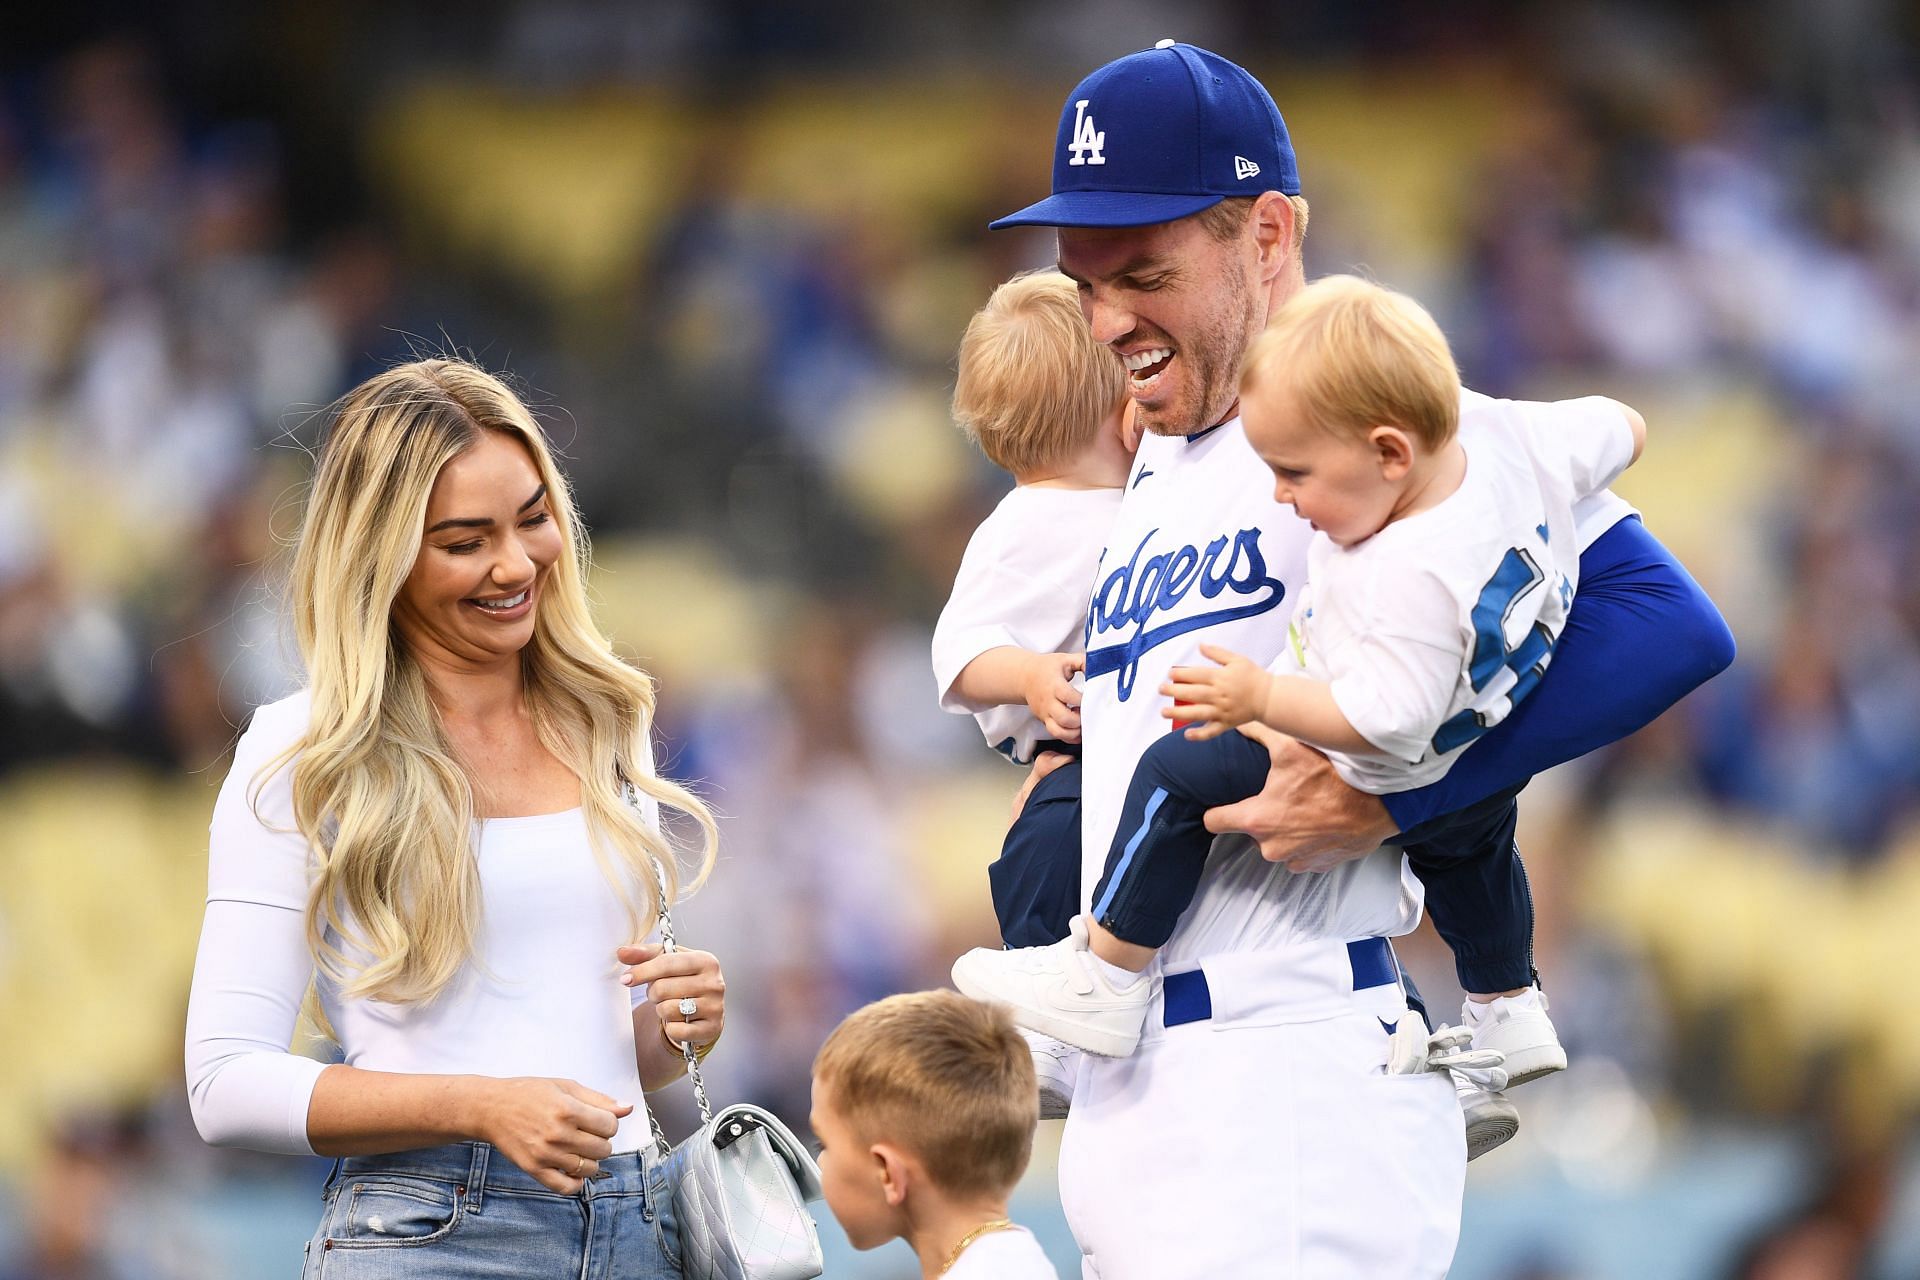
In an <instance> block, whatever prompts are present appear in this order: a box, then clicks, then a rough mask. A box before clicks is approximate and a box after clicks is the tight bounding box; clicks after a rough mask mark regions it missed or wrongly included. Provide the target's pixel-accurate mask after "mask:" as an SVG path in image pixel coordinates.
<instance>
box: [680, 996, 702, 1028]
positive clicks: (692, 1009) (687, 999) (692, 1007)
mask: <svg viewBox="0 0 1920 1280" xmlns="http://www.w3.org/2000/svg"><path fill="white" fill-rule="evenodd" d="M698 1012H700V1004H699V1002H698V1001H696V1000H695V999H694V998H693V997H692V996H681V997H680V1016H681V1017H683V1018H685V1019H686V1020H687V1021H689V1022H691V1021H693V1015H694V1014H696V1013H698Z"/></svg>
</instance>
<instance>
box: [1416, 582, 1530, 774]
mask: <svg viewBox="0 0 1920 1280" xmlns="http://www.w3.org/2000/svg"><path fill="white" fill-rule="evenodd" d="M1546 580H1547V578H1546V575H1545V574H1543V573H1541V572H1540V566H1539V565H1538V564H1536V563H1535V562H1534V559H1533V557H1532V556H1531V555H1529V554H1527V552H1526V551H1524V550H1523V549H1521V548H1519V547H1509V548H1508V549H1507V554H1506V555H1504V556H1502V557H1501V558H1500V567H1499V568H1498V569H1495V570H1494V571H1493V576H1492V577H1491V578H1488V579H1487V585H1486V586H1484V587H1482V588H1480V598H1479V599H1478V600H1476V601H1475V602H1474V605H1473V659H1472V661H1471V663H1470V665H1469V666H1468V667H1467V678H1468V679H1469V680H1470V681H1472V683H1473V688H1474V692H1476V693H1478V692H1479V691H1481V690H1482V689H1485V688H1486V687H1487V685H1488V683H1489V682H1491V681H1492V680H1493V678H1494V677H1495V676H1496V675H1498V674H1499V673H1500V672H1501V671H1503V670H1505V671H1511V672H1513V674H1514V683H1513V688H1511V689H1509V690H1507V705H1506V709H1505V710H1504V711H1502V712H1501V713H1500V714H1499V715H1497V716H1493V717H1491V718H1489V716H1488V715H1487V713H1486V712H1484V711H1478V710H1475V709H1474V708H1472V707H1468V708H1467V709H1466V710H1465V711H1462V712H1460V713H1459V714H1458V715H1456V716H1454V717H1452V718H1451V719H1449V720H1448V721H1447V722H1446V723H1445V724H1443V725H1441V726H1440V729H1439V731H1438V732H1437V733H1435V734H1434V735H1433V750H1434V754H1436V755H1445V754H1447V752H1449V751H1452V750H1453V749H1454V748H1456V747H1463V746H1465V745H1466V744H1467V743H1469V742H1472V741H1473V740H1474V739H1475V738H1477V737H1479V736H1480V735H1481V734H1483V733H1485V732H1486V731H1487V730H1488V729H1491V728H1492V727H1493V726H1494V725H1496V724H1498V723H1500V721H1501V720H1504V719H1505V718H1506V717H1507V715H1508V714H1509V713H1511V712H1512V711H1513V709H1514V708H1515V707H1517V706H1519V705H1520V703H1521V701H1522V700H1523V699H1525V698H1526V696H1527V695H1528V694H1530V693H1532V692H1533V687H1534V686H1535V685H1537V684H1539V683H1540V677H1541V676H1543V675H1545V674H1546V672H1547V662H1548V660H1549V659H1551V658H1552V657H1553V639H1554V638H1553V634H1552V633H1551V632H1549V631H1548V630H1547V628H1546V627H1544V626H1542V625H1541V624H1540V623H1538V622H1536V623H1534V624H1533V628H1532V629H1531V630H1529V631H1528V632H1527V634H1526V638H1525V639H1523V640H1521V642H1520V643H1519V645H1518V646H1516V647H1514V648H1511V649H1509V648H1508V647H1507V618H1508V617H1509V616H1510V615H1511V614H1512V613H1513V606H1514V605H1516V604H1518V603H1519V601H1520V598H1521V597H1522V596H1524V595H1526V594H1527V592H1529V591H1531V590H1533V589H1534V588H1535V587H1537V586H1539V585H1540V584H1541V583H1543V582H1545V581H1546Z"/></svg>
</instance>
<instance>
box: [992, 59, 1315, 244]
mask: <svg viewBox="0 0 1920 1280" xmlns="http://www.w3.org/2000/svg"><path fill="white" fill-rule="evenodd" d="M1263 191H1282V192H1285V193H1286V194H1287V195H1290V196H1297V195H1299V194H1300V172H1299V169H1298V167H1297V166H1296V165H1295V163H1294V159H1293V142H1292V141H1291V140H1290V139H1289V138H1288V137H1287V123H1286V121H1284V120H1282V119H1281V118H1280V108H1278V107H1276V106H1274V105H1273V97H1272V95H1271V94H1269V93H1268V92H1267V91H1266V89H1265V87H1264V86H1262V85H1261V83H1260V82H1259V81H1258V80H1255V79H1254V78H1253V77H1252V76H1251V75H1248V74H1247V72H1246V70H1245V69H1244V68H1243V67H1240V66H1238V65H1236V64H1235V63H1231V62H1228V61H1227V60H1226V59H1225V58H1223V57H1221V56H1220V55H1219V54H1217V53H1209V52H1208V51H1207V50H1205V49H1199V48H1195V47H1194V46H1193V45H1190V44H1181V43H1179V42H1178V41H1174V40H1162V41H1161V42H1160V43H1159V44H1157V45H1155V46H1154V47H1153V48H1151V49H1143V50H1141V51H1140V52H1139V53H1130V54H1128V55H1127V56H1126V57H1124V58H1120V59H1117V60H1116V61H1113V62H1109V63H1108V64H1107V65H1106V66H1104V67H1101V68H1100V69H1099V70H1098V71H1096V72H1094V73H1093V74H1092V75H1090V76H1088V77H1087V78H1086V79H1085V80H1082V81H1081V82H1080V84H1079V86H1078V87H1077V88H1075V89H1074V91H1073V92H1072V93H1070V94H1068V95H1067V103H1066V106H1065V107H1063V108H1062V109H1061V111H1060V135H1059V137H1058V139H1057V140H1056V141H1055V143H1054V151H1053V194H1052V195H1050V196H1048V197H1047V198H1046V199H1045V200H1042V201H1040V202H1039V203H1038V204H1030V205H1028V206H1027V207H1026V208H1024V209H1022V210H1020V211H1019V212H1018V213H1010V214H1008V215H1007V216H1006V217H1004V218H1001V219H999V220H998V221H995V222H992V223H989V224H988V226H989V227H991V228H992V229H993V230H996V231H997V230H999V229H1000V228H1001V227H1023V226H1039V227H1144V226H1148V225H1151V224H1153V223H1156V222H1172V221H1173V220H1174V219H1176V218H1184V217H1186V216H1187V215H1188V214H1193V213H1198V212H1200V211H1201V210H1202V209H1206V208H1210V207H1212V206H1213V205H1216V204H1219V203H1220V202H1221V201H1222V200H1224V199H1226V198H1227V197H1229V196H1255V195H1259V194H1260V193H1261V192H1263Z"/></svg>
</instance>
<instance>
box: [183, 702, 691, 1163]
mask: <svg viewBox="0 0 1920 1280" xmlns="http://www.w3.org/2000/svg"><path fill="white" fill-rule="evenodd" d="M308 709H309V697H308V695H307V694H306V693H304V692H302V693H297V694H294V695H293V696H292V697H289V698H286V699H283V700H282V701H279V702H275V703H272V704H270V705H268V706H264V707H261V708H260V709H259V710H258V711H256V712H255V713H254V717H253V723H252V724H251V725H250V726H249V727H248V729H247V731H246V733H245V734H244V735H243V736H242V737H241V739H240V743H239V745H238V747H237V748H236V749H235V751H234V761H233V768H232V770H231V771H230V772H229V773H228V775H227V780H226V783H225V785H224V786H222V787H221V789H220V796H219V799H218V800H217V801H216V802H215V804H214V811H213V826H212V839H211V844H210V848H209V857H208V867H207V912H206V918H205V922H204V924H203V925H202V927H201V932H200V951H199V956H198V958H197V959H196V960H195V962H194V970H193V991H192V997H191V999H190V1001H189V1004H188V1007H187V1044H186V1065H187V1093H188V1098H189V1101H190V1103H191V1105H192V1110H193V1118H194V1123H195V1125H197V1126H198V1128H199V1130H200V1134H201V1136H202V1137H204V1138H205V1139H206V1140H207V1141H208V1142H210V1143H213V1144H215V1145H216V1146H237V1147H250V1148H253V1149H256V1150H262V1151H277V1152H286V1153H292V1154H312V1151H313V1148H312V1145H311V1144H310V1143H309V1141H308V1139H307V1105H308V1102H309V1101H310V1100H311V1098H312V1096H313V1088H314V1083H315V1081H316V1080H317V1079H318V1078H319V1076H320V1073H321V1072H322V1071H323V1070H325V1064H323V1063H320V1062H316V1061H314V1060H312V1059H309V1058H305V1057H302V1056H300V1055H298V1054H295V1053H292V1052H290V1051H289V1044H290V1042H291V1040H292V1037H293V1030H294V1023H295V1020H296V1018H297V1016H298V1014H299V1010H300V1003H301V1001H302V999H303V998H304V996H305V993H306V990H307V986H308V983H309V982H310V981H311V980H312V979H313V977H314V970H315V966H314V962H313V956H312V954H311V953H310V952H309V951H308V949H307V941H306V920H305V914H304V913H305V909H306V902H307V888H308V885H309V883H310V877H311V874H312V867H313V863H312V857H311V853H310V850H309V848H308V845H307V841H306V839H305V837H303V836H302V835H301V834H300V832H299V830H298V828H297V827H296V826H295V825H294V821H293V787H292V780H291V778H292V769H291V761H289V762H288V763H287V764H285V765H283V766H282V767H280V768H278V769H276V770H275V771H274V772H273V773H272V774H271V775H270V776H268V777H266V778H265V779H263V780H262V779H256V776H255V775H256V774H257V773H258V772H259V770H260V769H261V768H262V766H264V765H265V764H266V763H267V762H268V761H270V760H272V759H273V758H274V757H276V756H278V755H279V754H280V753H281V752H282V751H284V750H285V749H286V748H287V747H289V746H291V745H292V744H293V743H294V742H295V740H297V739H298V738H299V737H300V735H301V734H302V733H304V732H305V730H306V726H307V716H308ZM256 794H257V800H256ZM648 816H649V818H650V819H653V820H655V821H657V815H656V814H655V813H654V812H653V811H652V809H651V808H649V811H648ZM475 855H476V856H477V857H478V859H479V864H480V886H481V892H482V901H483V906H482V923H481V928H480V932H479V936H478V938H477V940H476V959H477V963H469V964H468V965H467V967H466V968H465V969H464V970H463V971H462V972H461V973H460V975H459V976H458V977H456V978H455V980H454V981H453V983H452V984H451V985H450V986H449V987H448V988H447V989H446V990H445V991H443V992H442V993H441V994H440V995H439V997H438V998H436V999H435V1000H434V1001H432V1002H431V1003H429V1004H426V1005H395V1004H386V1003H382V1002H380V1001H377V1000H370V999H353V1000H347V999H343V998H342V997H341V994H340V991H339V989H338V986H337V984H334V983H331V982H329V981H327V980H326V979H325V978H324V977H323V978H322V979H321V981H320V983H319V993H320V1000H321V1004H322V1006H323V1008H324V1009H325V1010H326V1014H327V1017H328V1019H329V1021H331V1023H332V1024H333V1028H334V1031H335V1033H336V1035H337V1036H338V1038H339V1043H340V1048H341V1051H342V1053H343V1055H344V1060H345V1062H346V1063H347V1064H348V1065H349V1066H354V1067H361V1068H364V1069H367V1070H370V1071H396V1072H418V1073H446V1074H457V1075H485V1076H496V1077H508V1076H558V1077H563V1078H566V1079H570V1080H576V1081H578V1082H579V1083H581V1084H584V1085H586V1086H587V1087H588V1088H591V1089H597V1090H599V1091H600V1092H602V1093H605V1094H608V1095H609V1096H611V1097H613V1098H615V1099H617V1100H619V1101H621V1102H630V1103H632V1104H634V1110H633V1112H632V1114H630V1115H629V1116H627V1118H626V1119H625V1120H623V1121H622V1122H621V1125H620V1131H619V1133H618V1134H617V1135H615V1137H614V1139H613V1149H614V1150H615V1151H616V1152H624V1151H635V1150H638V1149H639V1148H641V1147H642V1146H644V1145H645V1144H646V1142H647V1140H648V1132H649V1131H648V1126H647V1118H646V1104H645V1100H644V1099H643V1098H642V1096H641V1089H640V1075H639V1068H638V1065H637V1064H636V1062H635V1060H634V1032H633V1021H632V1009H633V1007H634V1006H636V1005H638V1004H639V1003H640V1002H641V1001H642V1000H643V999H644V998H645V991H644V989H640V988H635V989H631V990H630V989H629V988H626V987H623V986H621V985H620V981H619V979H620V975H621V973H622V966H621V965H620V963H619V961H618V959H617V958H616V957H615V955H614V950H615V948H617V947H620V946H624V945H626V944H627V943H630V942H632V941H635V939H633V938H631V937H629V936H628V934H629V928H630V926H629V923H628V918H627V911H626V908H625V906H624V905H623V903H622V901H621V899H620V898H619V896H618V895H617V894H615V892H614V891H613V889H612V888H611V886H610V885H609V884H608V882H607V879H606V877H605V876H604V875H603V874H602V873H601V870H600V866H599V863H598V861H597V860H596V859H595V858H594V856H593V852H592V849H591V847H590V846H589V844H588V841H587V827H586V820H585V817H584V815H583V813H582V811H581V810H579V809H571V810H568V811H566V812H564V813H554V814H544V815H540V816H536V817H524V818H493V819H488V820H486V821H484V822H481V823H478V824H476V833H475ZM336 941H337V939H336Z"/></svg>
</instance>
